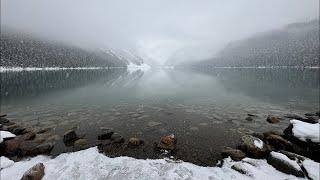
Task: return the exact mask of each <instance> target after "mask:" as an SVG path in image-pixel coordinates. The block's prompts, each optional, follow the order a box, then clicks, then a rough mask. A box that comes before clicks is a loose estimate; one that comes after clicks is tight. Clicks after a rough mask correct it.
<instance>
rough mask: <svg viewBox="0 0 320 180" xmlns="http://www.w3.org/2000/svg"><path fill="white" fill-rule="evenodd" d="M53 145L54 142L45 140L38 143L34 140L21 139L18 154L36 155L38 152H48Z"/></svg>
mask: <svg viewBox="0 0 320 180" xmlns="http://www.w3.org/2000/svg"><path fill="white" fill-rule="evenodd" d="M53 147H54V143H52V142H45V143H42V144H39V143H38V142H36V141H23V142H22V143H21V144H20V147H19V156H36V155H38V154H48V153H50V152H51V150H52V149H53Z"/></svg>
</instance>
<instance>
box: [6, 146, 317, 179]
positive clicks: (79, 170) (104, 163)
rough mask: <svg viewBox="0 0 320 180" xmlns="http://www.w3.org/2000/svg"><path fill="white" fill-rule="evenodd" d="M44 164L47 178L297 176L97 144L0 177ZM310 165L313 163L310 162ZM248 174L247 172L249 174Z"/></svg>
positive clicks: (262, 163) (23, 164)
mask: <svg viewBox="0 0 320 180" xmlns="http://www.w3.org/2000/svg"><path fill="white" fill-rule="evenodd" d="M39 162H42V163H44V165H45V176H44V178H43V179H44V180H46V179H57V180H59V179H68V180H69V179H70V180H72V179H117V180H121V179H139V180H144V179H145V180H148V179H153V180H157V179H244V180H246V179H268V180H269V179H298V178H297V177H295V176H293V175H288V174H284V173H282V172H279V171H277V170H276V169H275V168H273V167H272V166H271V165H269V164H268V163H267V162H266V160H260V159H259V160H258V159H250V158H245V159H243V161H241V162H240V163H242V164H243V165H244V166H245V168H246V171H247V172H248V175H244V174H241V173H239V172H237V171H235V170H233V169H231V166H232V165H234V164H236V163H239V162H234V161H232V160H231V158H226V159H224V163H223V166H222V167H201V166H197V165H194V164H191V163H187V162H179V163H177V162H173V161H169V160H165V159H157V160H150V159H147V160H142V159H134V158H130V157H117V158H109V157H107V156H105V155H103V154H100V153H99V152H98V149H97V147H93V148H89V149H86V150H82V151H78V152H73V153H64V154H61V155H59V156H57V157H56V158H54V159H50V158H49V157H47V156H36V157H34V158H31V159H28V160H25V161H20V162H16V163H14V165H13V166H11V167H9V168H5V169H3V170H2V171H1V177H0V179H6V180H10V179H20V178H21V177H22V175H23V173H24V172H26V171H27V170H28V169H29V168H31V167H32V166H34V165H35V164H37V163H39ZM311 166H312V165H311ZM249 175H250V176H249Z"/></svg>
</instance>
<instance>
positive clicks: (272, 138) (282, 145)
mask: <svg viewBox="0 0 320 180" xmlns="http://www.w3.org/2000/svg"><path fill="white" fill-rule="evenodd" d="M265 140H266V142H267V143H268V144H269V145H271V146H273V147H274V148H275V149H277V150H292V144H291V142H290V141H287V140H285V139H284V138H283V137H281V136H279V135H275V134H271V135H269V136H267V137H265Z"/></svg>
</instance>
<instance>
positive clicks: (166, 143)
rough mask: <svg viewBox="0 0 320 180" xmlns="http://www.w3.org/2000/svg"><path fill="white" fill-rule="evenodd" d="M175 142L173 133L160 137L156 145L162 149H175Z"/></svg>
mask: <svg viewBox="0 0 320 180" xmlns="http://www.w3.org/2000/svg"><path fill="white" fill-rule="evenodd" d="M176 144H177V139H176V138H175V137H174V135H169V136H164V137H161V139H160V143H159V144H158V145H157V147H158V148H159V149H164V150H171V151H172V150H175V149H176Z"/></svg>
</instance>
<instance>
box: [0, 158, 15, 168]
mask: <svg viewBox="0 0 320 180" xmlns="http://www.w3.org/2000/svg"><path fill="white" fill-rule="evenodd" d="M13 164H14V161H12V160H10V159H9V158H7V157H5V156H1V157H0V169H4V168H8V167H10V166H13Z"/></svg>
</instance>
